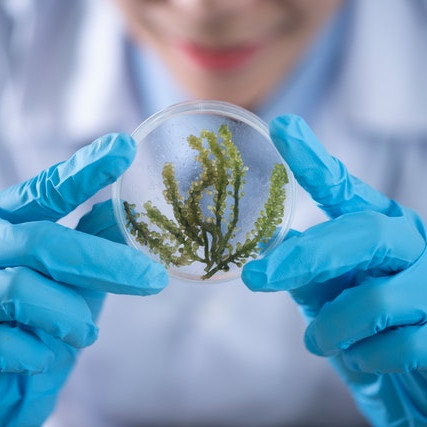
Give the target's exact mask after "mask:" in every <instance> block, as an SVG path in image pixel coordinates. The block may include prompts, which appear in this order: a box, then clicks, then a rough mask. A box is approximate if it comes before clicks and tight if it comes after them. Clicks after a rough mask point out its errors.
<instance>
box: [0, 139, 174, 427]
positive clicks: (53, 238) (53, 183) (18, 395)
mask: <svg viewBox="0 0 427 427" xmlns="http://www.w3.org/2000/svg"><path fill="white" fill-rule="evenodd" d="M134 155H135V143H134V141H133V140H132V139H131V138H130V137H129V136H127V135H116V134H112V135H106V136H105V137H103V138H100V139H98V140H97V141H95V142H94V143H93V144H91V145H89V146H87V147H85V148H83V149H81V150H79V151H78V152H77V153H76V154H75V155H74V156H73V157H72V158H71V159H70V160H68V161H66V162H63V163H60V164H58V165H55V166H53V167H51V168H49V169H47V170H46V171H43V172H42V173H40V174H39V175H38V176H37V177H35V178H33V179H31V180H29V181H27V182H25V183H23V184H21V185H17V186H14V187H11V188H9V189H6V190H4V191H3V192H0V425H1V426H7V427H11V426H19V427H27V426H40V425H41V424H42V423H43V421H44V420H45V419H46V418H47V416H48V415H49V414H50V412H51V411H52V409H53V407H54V404H55V400H56V396H57V393H58V390H59V389H60V388H61V386H62V385H63V383H64V381H65V380H66V377H67V375H68V373H69V372H70V370H71V368H72V366H73V362H74V360H75V357H76V354H77V352H78V349H80V348H82V347H85V346H88V345H90V344H92V343H93V342H94V341H95V340H96V337H97V333H98V330H97V327H96V325H95V323H94V321H95V317H96V315H97V313H98V311H99V309H100V306H101V303H102V299H103V296H104V293H105V292H113V293H126V294H134V295H150V294H155V293H157V292H159V291H160V290H161V289H162V288H163V287H164V286H165V285H166V282H167V275H166V272H165V270H164V269H163V267H161V266H160V265H159V264H157V263H154V262H152V261H150V260H149V259H148V258H147V257H146V256H144V255H143V254H141V253H140V252H138V251H136V250H135V249H132V248H130V247H128V246H125V245H123V244H119V243H116V242H112V241H109V240H107V239H104V238H101V237H96V236H93V235H89V234H87V233H85V232H82V231H91V232H93V231H94V230H95V227H94V224H93V221H90V220H88V219H85V220H83V221H82V223H81V225H80V228H81V230H82V231H77V230H72V229H69V228H66V227H63V226H61V225H59V224H56V223H55V222H54V221H56V220H58V219H59V218H61V217H62V216H64V215H65V214H67V213H68V212H70V211H71V210H73V209H74V208H75V207H76V206H78V205H79V204H81V203H82V202H83V201H85V200H86V199H87V198H89V197H90V196H92V195H93V194H95V193H96V192H97V191H98V190H99V189H101V188H102V187H104V186H106V185H108V184H110V183H112V182H113V181H115V180H116V179H117V178H118V177H119V175H120V174H122V173H123V172H124V171H125V169H126V168H127V167H128V166H129V164H130V163H131V161H132V160H133V158H134ZM104 206H105V205H104ZM100 209H101V208H99V207H98V208H96V210H98V211H99V210H100ZM110 215H111V210H110ZM99 218H102V215H98V219H99ZM91 222H92V224H90V223H91ZM109 224H110V220H109V219H108V221H107V226H106V227H104V224H102V223H98V226H97V227H96V228H97V231H96V233H97V234H100V235H104V236H107V237H110V238H111V236H112V234H111V233H110V230H109V228H108V226H109ZM88 225H91V227H89V226H88ZM116 237H117V238H119V237H118V235H117V234H116Z"/></svg>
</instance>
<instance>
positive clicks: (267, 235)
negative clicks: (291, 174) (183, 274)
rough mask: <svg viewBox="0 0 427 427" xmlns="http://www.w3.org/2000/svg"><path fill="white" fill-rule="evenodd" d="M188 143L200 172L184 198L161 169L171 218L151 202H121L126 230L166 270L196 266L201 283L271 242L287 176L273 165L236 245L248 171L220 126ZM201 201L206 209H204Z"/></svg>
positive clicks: (169, 172)
mask: <svg viewBox="0 0 427 427" xmlns="http://www.w3.org/2000/svg"><path fill="white" fill-rule="evenodd" d="M187 142H188V144H189V146H190V147H191V148H192V149H193V150H194V151H195V159H196V161H197V162H198V163H199V164H200V168H201V169H200V173H199V175H198V177H197V179H195V180H194V181H193V182H192V183H191V185H190V187H189V189H188V192H187V194H186V195H185V197H184V195H182V194H181V193H180V191H179V188H178V182H177V179H176V176H175V169H174V165H173V163H170V162H168V163H165V164H164V166H163V170H162V177H163V184H164V192H163V196H164V198H165V201H166V202H167V203H168V204H169V205H170V206H171V208H172V211H173V216H174V218H173V219H171V218H169V217H167V216H166V215H164V214H163V213H162V212H160V210H159V209H158V208H157V207H156V206H153V204H152V202H151V201H148V202H146V203H144V204H143V210H142V211H141V212H137V211H136V205H134V204H130V203H128V202H126V201H125V202H123V205H124V210H125V214H126V219H127V223H126V226H127V227H128V229H129V230H130V233H131V234H132V235H133V236H134V237H135V239H136V241H137V242H139V243H140V244H141V245H146V246H148V248H149V250H150V251H151V252H152V253H154V254H157V255H158V256H159V258H160V260H161V261H162V262H163V263H164V264H165V265H166V266H170V265H171V264H172V265H174V266H176V267H180V266H184V265H189V264H192V263H193V262H200V263H202V264H204V271H205V273H204V275H203V276H202V279H209V278H210V277H212V276H213V275H214V274H215V273H217V272H218V271H228V270H229V269H230V265H231V264H235V265H236V266H238V267H241V266H242V265H243V264H244V263H245V262H246V260H247V259H248V258H249V257H252V258H255V257H256V256H257V255H258V254H259V253H260V251H261V245H260V244H262V243H266V242H267V241H268V240H270V239H271V237H272V236H273V235H274V233H275V231H276V229H277V227H278V226H279V225H280V223H281V221H282V218H283V214H284V202H285V198H286V192H285V185H286V183H287V182H288V176H287V173H286V169H285V167H284V165H283V164H279V163H277V164H275V165H274V167H273V170H272V172H271V176H270V189H269V195H268V198H267V200H266V202H265V204H264V207H263V209H262V210H261V211H260V212H259V215H258V218H257V220H256V221H255V223H254V224H253V228H252V230H251V231H249V232H248V233H247V234H246V239H245V241H243V242H237V243H235V242H234V240H235V237H236V234H237V232H238V231H239V229H238V223H239V214H240V201H241V199H242V198H243V197H244V196H245V194H244V191H243V187H244V184H245V176H246V172H247V170H248V168H247V167H246V166H245V165H244V163H243V160H242V156H241V153H240V151H239V149H238V148H237V146H236V145H235V144H234V142H233V140H232V134H231V132H230V130H229V128H228V126H227V125H221V127H220V128H219V130H218V133H215V132H212V131H208V130H203V131H202V132H201V134H200V136H199V137H197V136H195V135H190V136H188V138H187ZM206 200H209V203H208V205H209V206H208V207H207V209H203V205H204V204H206V203H202V201H206Z"/></svg>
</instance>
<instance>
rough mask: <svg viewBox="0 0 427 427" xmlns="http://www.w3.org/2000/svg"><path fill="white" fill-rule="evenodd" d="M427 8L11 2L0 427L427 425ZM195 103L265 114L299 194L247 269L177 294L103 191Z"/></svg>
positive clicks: (1, 23)
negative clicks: (277, 238) (291, 213)
mask: <svg viewBox="0 0 427 427" xmlns="http://www.w3.org/2000/svg"><path fill="white" fill-rule="evenodd" d="M426 10H427V7H426V2H425V1H421V0H418V1H417V0H410V1H408V0H405V1H404V0H395V1H394V2H392V3H390V2H389V1H387V0H376V1H375V2H373V1H370V0H358V1H351V0H347V1H345V0H305V1H291V0H289V1H287V0H279V1H272V0H268V1H267V0H263V1H244V0H239V1H237V0H236V1H233V2H230V1H220V0H217V1H208V0H193V1H190V0H185V1H184V0H181V1H179V0H166V1H160V0H159V1H152V0H151V1H148V0H140V1H137V0H134V1H131V0H115V1H114V2H106V1H101V0H91V1H89V0H75V1H73V2H57V1H53V0H40V1H37V2H36V1H31V0H28V1H24V0H22V1H18V0H10V1H4V2H2V4H1V5H0V61H1V62H0V188H1V189H2V191H1V192H0V269H1V270H0V308H1V310H0V424H1V425H2V426H3V425H4V426H33V425H35V426H36V425H41V424H43V423H44V422H45V421H46V419H47V418H48V417H49V416H51V417H50V419H49V420H48V421H47V425H51V426H91V427H93V426H103V427H104V426H121V427H122V426H136V425H147V426H184V425H185V426H200V425H202V426H210V425H212V426H243V425H244V426H278V425H292V426H294V425H319V426H320V425H325V426H342V425H346V426H350V425H354V426H356V425H365V424H366V422H369V423H371V424H373V425H378V426H384V425H393V426H397V425H399V426H400V425H402V426H403V425H408V426H409V425H411V426H412V425H414V426H415V425H417V426H418V425H427V401H426V396H427V378H426V374H425V369H426V368H427V345H426V344H425V343H426V339H425V334H426V330H425V328H426V327H425V319H426V313H427V291H426V286H424V285H425V284H426V283H425V280H426V279H425V278H426V277H427V275H426V273H427V267H426V262H427V261H426V256H425V255H424V248H425V239H426V235H425V228H424V225H423V221H426V220H427V199H426V197H424V188H423V183H424V182H426V181H427V168H426V167H425V164H426V161H427V121H426V119H425V118H426V117H427V101H426V100H427V83H426V79H425V74H426V69H427V54H426V53H427V52H426V44H425V40H426V36H427V34H426V33H427V27H426V26H425V18H426V15H427V11H426ZM192 98H207V99H221V100H225V101H229V102H233V103H236V104H239V105H241V106H244V107H246V108H248V109H250V110H252V111H254V112H255V113H256V114H258V115H259V116H260V117H261V118H263V119H264V120H265V121H267V122H269V123H270V124H271V135H272V139H273V141H274V143H275V144H276V147H277V148H278V150H279V152H280V153H281V154H282V155H283V156H284V157H285V158H286V160H287V161H288V163H289V165H290V166H291V168H292V170H293V172H294V174H295V176H296V178H297V180H298V181H299V183H300V184H301V187H299V188H298V196H297V211H296V214H295V220H294V223H293V225H292V227H293V228H294V229H295V231H293V232H292V233H290V234H291V237H289V238H288V239H287V240H286V241H285V242H284V243H283V244H282V245H280V247H279V248H277V249H276V250H275V251H273V252H272V253H271V255H270V256H268V257H266V258H264V259H262V260H259V261H258V260H257V261H254V262H251V263H248V264H246V266H245V268H244V269H243V273H242V278H243V282H244V283H242V281H240V280H238V281H235V282H231V283H225V284H221V285H215V286H213V285H206V286H201V285H198V284H191V283H184V282H178V281H175V280H169V284H168V286H166V284H167V281H168V278H167V275H166V272H165V271H164V270H163V268H162V267H161V266H160V265H158V264H156V263H154V262H152V261H150V260H149V259H148V258H147V257H145V256H144V255H142V254H140V253H138V252H137V251H135V250H133V249H131V248H129V247H127V246H125V245H122V244H121V243H122V242H123V241H122V238H121V236H120V235H119V233H118V230H117V228H116V227H115V223H114V218H113V215H112V211H111V204H110V203H109V202H108V200H107V202H104V203H97V202H100V201H103V200H105V199H108V198H109V197H110V196H109V191H110V190H109V188H108V185H109V184H111V183H112V182H113V181H114V180H116V179H117V178H118V177H119V176H120V175H121V174H122V173H123V172H124V171H125V170H126V168H127V167H128V166H129V164H130V163H131V162H132V159H133V156H134V155H135V143H134V141H133V140H132V139H131V138H130V137H129V135H128V134H129V133H130V132H131V131H132V130H133V129H134V128H135V127H136V126H137V125H138V124H139V123H140V122H141V121H143V120H144V119H145V118H147V117H148V116H150V115H151V114H153V113H155V112H156V111H159V110H161V109H162V108H164V107H166V106H168V105H170V104H173V103H176V102H179V101H182V100H186V99H192ZM286 113H294V114H297V115H299V116H301V117H304V119H305V120H306V121H307V122H308V123H309V124H310V127H311V128H312V129H313V130H314V132H315V134H316V135H317V137H318V138H319V140H320V141H322V144H324V147H326V149H327V150H328V151H329V152H330V153H331V154H333V155H334V156H335V157H336V158H338V159H340V160H341V161H342V163H341V162H339V161H338V160H336V159H334V158H332V157H330V155H329V154H328V153H327V152H326V151H325V148H324V147H323V145H321V144H320V143H319V142H318V140H317V137H316V136H314V134H313V133H312V131H311V130H310V129H309V128H308V126H307V125H306V123H305V121H303V120H301V119H300V118H298V117H296V116H293V115H289V114H286ZM112 132H121V133H112ZM101 135H104V136H101ZM94 140H95V142H94V143H92V144H90V145H88V144H89V143H90V142H91V141H94ZM74 153H75V154H74ZM68 158H71V159H70V160H69V161H65V160H66V159H68ZM64 161H65V162H64ZM52 165H53V166H52ZM344 165H346V166H347V168H348V170H349V171H350V172H351V174H352V175H353V176H349V175H347V174H346V169H345V167H344ZM40 171H43V172H40ZM354 176H357V177H359V178H360V179H362V180H363V181H359V180H358V179H357V178H354ZM31 177H35V178H31ZM25 180H27V181H25ZM21 182H23V184H19V183H21ZM374 188H375V190H374ZM380 192H381V193H380ZM313 199H314V201H315V202H317V203H318V204H319V205H320V207H321V208H322V209H319V208H318V207H317V205H316V203H314V202H313ZM394 200H395V201H394ZM95 203H96V204H95ZM94 204H95V205H94ZM92 205H94V207H93V209H91V207H92ZM403 206H404V207H403ZM410 209H412V210H410ZM415 212H416V213H415ZM85 213H86V215H84V214H85ZM58 222H59V223H58ZM73 228H77V230H73ZM296 230H298V231H296ZM244 284H246V286H245V285H244ZM283 290H288V291H289V292H270V291H283ZM252 291H265V292H252ZM106 292H107V293H109V294H108V296H107V298H105V293H106ZM117 294H121V295H117ZM153 294H157V295H155V296H149V295H153ZM135 295H144V297H143V298H140V297H136V296H135ZM145 296H146V297H145ZM295 302H296V303H295ZM102 305H103V307H102V311H101V306H102ZM300 311H302V312H303V316H301V313H300ZM307 322H309V326H308V327H307ZM98 327H99V330H100V334H99V337H98ZM306 328H307V329H306ZM305 331H306V332H305ZM304 333H305V339H304ZM97 338H98V339H97ZM95 341H96V343H95V344H94V345H92V346H91V347H89V348H87V349H85V350H84V351H82V352H80V351H79V349H80V348H83V347H87V346H89V345H90V344H92V343H94V342H95ZM307 349H308V350H309V351H307ZM312 353H314V355H313V354H312ZM77 355H79V357H78V358H77ZM318 355H321V356H327V357H318ZM337 374H338V375H337ZM353 402H354V403H353ZM356 407H358V410H359V411H360V412H359V411H358V410H357V409H356Z"/></svg>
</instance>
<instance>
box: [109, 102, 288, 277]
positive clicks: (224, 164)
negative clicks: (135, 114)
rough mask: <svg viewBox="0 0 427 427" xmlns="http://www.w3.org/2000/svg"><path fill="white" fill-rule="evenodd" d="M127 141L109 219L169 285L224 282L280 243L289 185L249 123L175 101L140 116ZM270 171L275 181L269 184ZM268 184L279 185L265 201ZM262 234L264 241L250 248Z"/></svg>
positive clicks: (227, 107) (264, 138) (234, 113)
mask: <svg viewBox="0 0 427 427" xmlns="http://www.w3.org/2000/svg"><path fill="white" fill-rule="evenodd" d="M132 136H133V138H134V139H135V141H136V142H137V144H138V149H137V154H136V158H135V160H134V161H133V163H132V165H131V166H130V168H129V169H128V170H127V171H126V172H125V173H124V174H123V175H122V176H121V177H120V179H119V180H117V182H116V183H115V184H114V185H113V206H114V213H115V216H116V220H117V222H118V224H119V227H120V230H121V232H122V233H123V235H124V237H125V239H126V241H127V242H128V244H129V245H131V246H134V247H135V248H137V249H139V250H141V251H142V252H144V253H146V254H148V255H149V256H151V257H152V258H153V259H155V260H157V261H160V262H162V263H163V264H164V265H166V267H167V268H168V271H169V274H170V275H171V276H175V277H178V278H180V279H185V280H190V281H201V282H206V281H208V282H220V281H226V280H231V279H234V278H236V277H239V276H240V269H241V267H242V265H243V264H244V263H245V262H246V259H252V258H256V257H261V256H263V255H264V254H266V253H267V252H269V251H270V250H271V249H272V248H274V247H275V246H276V245H277V244H279V243H280V242H281V241H282V240H283V238H284V236H285V235H286V233H287V231H288V230H289V227H290V223H291V220H292V215H293V211H294V197H295V181H294V178H293V175H292V172H291V171H290V169H289V167H288V166H287V164H286V163H285V162H284V161H283V159H282V158H281V156H280V154H279V152H278V151H277V149H276V148H275V146H274V145H273V142H272V141H271V139H270V137H269V132H268V127H267V125H266V124H265V123H264V122H263V121H262V120H261V119H260V118H259V117H257V116H256V115H255V114H253V113H251V112H249V111H247V110H245V109H243V108H240V107H238V106H235V105H233V104H229V103H225V102H220V101H189V102H183V103H179V104H175V105H172V106H170V107H168V108H166V109H164V110H162V111H160V112H158V113H156V114H154V115H153V116H151V117H149V118H148V119H147V120H145V121H144V122H143V123H142V124H141V125H140V126H139V127H138V128H137V129H136V130H135V131H134V132H133V134H132ZM226 141H228V142H226ZM190 142H191V143H190ZM197 147H198V148H197ZM274 168H276V170H277V171H281V172H279V173H278V175H275V176H276V178H274V179H273V169H274ZM284 176H285V179H284ZM280 177H281V178H280ZM273 180H275V181H276V187H277V182H281V184H280V186H279V187H278V188H276V192H275V193H274V192H273V190H272V187H273V185H272V182H273ZM220 182H221V183H222V184H219V183H220ZM224 190H225V191H224ZM236 206H237V207H236ZM272 207H273V209H271V208H272ZM149 212H150V213H149ZM266 212H269V214H268V215H270V217H268V218H267V217H266V215H267V213H266ZM272 212H273V214H272ZM277 213H279V215H278V216H277ZM272 215H273V216H274V215H276V218H275V219H274V220H273V219H272ZM260 218H261V220H260ZM257 227H258V229H257ZM267 229H269V230H270V232H269V234H270V236H267V237H268V238H265V235H264V236H263V237H264V239H260V237H261V235H262V234H263V233H264V230H267ZM257 230H258V231H257ZM267 234H268V233H267ZM255 242H256V245H254V243H255ZM250 248H252V249H251V250H250ZM184 259H185V263H186V264H187V265H179V264H180V263H181V262H182V261H183V260H184ZM177 260H179V261H177Z"/></svg>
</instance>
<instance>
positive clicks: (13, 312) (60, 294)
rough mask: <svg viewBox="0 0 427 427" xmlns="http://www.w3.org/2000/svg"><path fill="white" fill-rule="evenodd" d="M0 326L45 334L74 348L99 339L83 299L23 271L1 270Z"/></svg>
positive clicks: (40, 277) (41, 276) (56, 284)
mask: <svg viewBox="0 0 427 427" xmlns="http://www.w3.org/2000/svg"><path fill="white" fill-rule="evenodd" d="M1 322H18V323H20V324H23V325H26V326H29V327H31V328H36V329H41V330H44V331H45V332H46V333H48V334H49V335H52V336H54V337H57V338H59V339H61V340H62V341H64V342H66V343H67V344H70V345H72V346H73V347H77V348H81V347H85V346H88V345H90V344H92V343H93V342H94V341H95V340H96V338H97V336H98V328H97V327H96V326H95V324H94V323H93V320H92V315H91V312H90V310H89V307H88V305H87V304H86V302H85V300H84V299H83V297H82V296H80V295H79V294H78V293H77V292H75V291H73V290H72V289H69V288H67V287H65V286H61V285H60V284H58V283H56V282H53V281H52V280H49V279H48V278H47V277H45V276H43V275H41V274H40V273H37V272H35V271H33V270H31V269H29V268H26V267H15V268H6V269H4V270H0V323H1Z"/></svg>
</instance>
